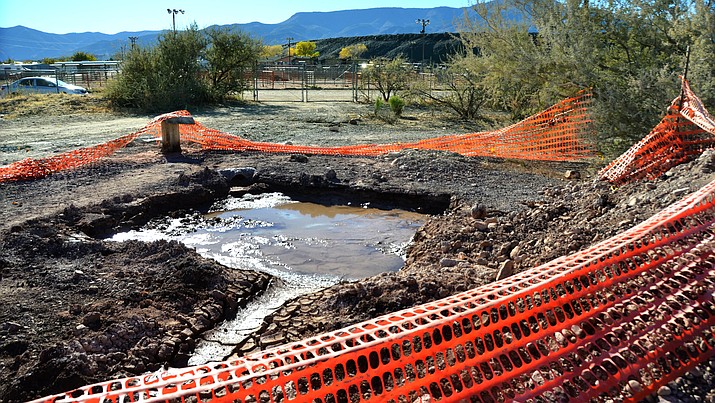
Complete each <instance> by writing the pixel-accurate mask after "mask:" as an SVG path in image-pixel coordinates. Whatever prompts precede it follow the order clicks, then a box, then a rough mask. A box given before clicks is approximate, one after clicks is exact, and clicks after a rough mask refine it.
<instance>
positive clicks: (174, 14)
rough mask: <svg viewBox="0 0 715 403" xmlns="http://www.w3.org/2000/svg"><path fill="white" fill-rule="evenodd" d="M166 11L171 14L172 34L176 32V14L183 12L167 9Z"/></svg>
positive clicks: (182, 12) (182, 11)
mask: <svg viewBox="0 0 715 403" xmlns="http://www.w3.org/2000/svg"><path fill="white" fill-rule="evenodd" d="M166 11H167V12H168V13H169V14H171V26H172V27H173V28H174V32H176V14H179V13H181V14H184V10H177V9H173V10H172V9H170V8H167V9H166Z"/></svg>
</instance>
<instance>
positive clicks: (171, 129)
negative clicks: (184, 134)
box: [161, 116, 194, 153]
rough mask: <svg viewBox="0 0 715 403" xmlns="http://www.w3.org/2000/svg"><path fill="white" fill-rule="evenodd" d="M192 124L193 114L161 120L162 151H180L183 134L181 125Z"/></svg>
mask: <svg viewBox="0 0 715 403" xmlns="http://www.w3.org/2000/svg"><path fill="white" fill-rule="evenodd" d="M182 124H184V125H192V124H194V118H192V117H191V116H177V117H173V118H168V119H166V120H163V121H162V122H161V152H163V153H180V152H181V136H180V133H179V125H182Z"/></svg>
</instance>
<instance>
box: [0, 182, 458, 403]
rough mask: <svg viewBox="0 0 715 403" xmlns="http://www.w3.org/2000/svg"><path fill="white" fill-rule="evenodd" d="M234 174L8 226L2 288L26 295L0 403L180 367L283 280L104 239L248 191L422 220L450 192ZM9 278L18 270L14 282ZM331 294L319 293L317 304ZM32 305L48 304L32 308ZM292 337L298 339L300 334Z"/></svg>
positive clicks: (9, 332) (180, 249) (294, 304)
mask: <svg viewBox="0 0 715 403" xmlns="http://www.w3.org/2000/svg"><path fill="white" fill-rule="evenodd" d="M236 172H245V169H243V168H241V169H238V170H233V169H228V170H223V171H222V172H221V173H218V172H216V171H214V170H209V169H205V170H202V171H199V172H198V173H195V174H192V175H184V174H181V175H179V176H178V178H177V179H176V182H177V183H178V184H179V190H177V191H171V192H165V193H159V194H154V195H149V196H147V197H143V198H137V197H135V196H133V195H130V194H127V195H123V196H118V197H114V198H112V199H110V200H104V201H102V202H101V203H100V204H98V205H93V206H86V207H75V206H70V207H68V208H65V209H64V210H63V211H62V212H61V213H60V214H58V215H56V216H54V217H49V218H46V219H34V220H30V221H27V222H25V223H23V224H20V225H14V226H12V227H11V228H10V229H9V231H8V233H7V235H6V236H5V237H3V240H2V243H3V245H2V246H3V250H4V251H5V252H4V253H2V255H0V270H2V274H3V276H4V277H5V280H6V281H5V282H3V283H2V284H4V285H9V284H8V281H7V280H8V279H9V280H11V281H12V280H13V279H16V283H15V284H14V287H15V292H23V293H25V298H26V299H27V300H28V303H27V304H21V303H18V304H17V305H16V306H15V307H13V308H10V310H9V312H7V314H8V315H7V316H8V317H10V318H14V320H8V321H5V322H3V323H2V328H0V333H1V334H2V335H3V336H4V339H5V341H3V343H2V345H0V348H1V349H2V350H0V354H1V355H0V357H1V358H2V361H1V362H2V365H3V371H2V373H3V374H4V375H3V378H4V379H2V381H3V382H4V384H5V385H6V386H5V388H4V390H2V391H0V392H1V394H0V397H2V399H0V400H2V401H23V400H28V399H31V398H36V397H39V396H42V395H47V394H51V393H58V392H62V391H66V390H71V389H72V388H75V387H79V386H82V385H85V384H89V383H93V382H98V381H101V380H104V379H106V378H109V377H119V376H130V375H138V374H141V373H144V372H146V371H156V370H159V369H161V368H162V367H182V366H186V365H188V364H189V360H190V357H191V355H192V354H193V352H194V350H195V348H196V345H197V342H199V341H200V340H201V339H202V338H204V337H205V335H206V334H207V332H208V331H210V330H211V329H214V328H215V327H216V326H217V325H218V324H220V323H222V322H224V321H226V320H230V319H233V318H235V316H236V313H237V312H239V311H240V310H241V309H243V308H245V307H246V305H247V304H250V303H252V302H254V301H255V300H256V298H258V297H260V296H261V295H262V294H264V293H265V292H266V290H268V289H269V287H270V285H271V284H272V283H274V282H276V281H280V280H279V279H275V278H272V276H270V275H268V274H265V273H261V272H255V271H252V270H246V269H229V268H227V267H225V266H222V265H220V264H219V263H217V262H214V261H211V260H210V259H206V258H203V257H201V256H199V255H198V254H197V253H196V252H195V251H194V250H192V249H189V248H187V247H185V246H183V245H182V244H180V243H178V242H175V241H169V242H167V241H155V242H151V243H144V242H139V241H126V242H122V243H116V242H109V241H107V239H106V238H107V237H108V236H110V235H112V234H114V233H117V232H119V231H124V230H129V229H136V228H139V227H141V226H143V225H145V224H147V223H148V222H149V221H150V220H151V219H154V218H157V217H161V216H169V217H181V216H184V215H186V214H187V213H189V212H192V211H198V212H205V211H206V210H207V208H208V206H210V205H211V204H212V203H213V202H215V201H217V200H220V199H223V198H225V197H227V196H228V195H242V194H246V193H252V194H256V193H265V192H276V191H280V192H283V193H285V194H286V195H288V196H290V197H291V198H292V199H294V200H298V201H310V202H314V203H319V204H323V205H340V204H355V205H365V204H369V205H370V206H372V207H375V208H380V209H393V208H402V209H405V210H411V211H419V212H423V213H424V212H427V213H430V214H439V213H441V212H443V211H444V210H446V209H447V208H448V206H449V201H450V196H449V195H447V194H438V195H436V196H435V195H434V194H405V193H402V194H401V193H397V192H384V193H383V192H380V191H369V190H368V191H366V190H365V189H355V188H351V187H350V186H342V185H340V184H336V183H335V182H334V181H331V180H330V179H326V178H325V177H324V176H317V175H314V176H312V177H311V176H306V175H300V176H298V178H299V181H302V182H303V183H301V184H300V185H299V186H296V183H295V180H291V182H290V183H286V182H285V181H282V180H281V178H277V179H274V178H263V180H261V179H259V178H256V177H250V178H248V177H246V176H242V175H240V174H236ZM63 268H64V269H67V268H69V270H63ZM18 270H22V271H25V272H24V273H22V275H18V274H19V273H17V271H18ZM348 284H349V283H348ZM331 293H332V291H330V289H327V290H321V291H320V296H319V297H320V298H322V297H324V296H325V295H330V294H331ZM319 297H316V296H313V295H302V296H300V297H298V298H296V299H294V300H289V301H287V303H286V304H284V305H283V306H284V307H285V309H287V310H288V311H291V310H297V311H298V312H300V311H305V310H306V309H308V307H309V306H310V305H311V304H312V303H313V301H315V300H316V298H319ZM32 300H39V301H42V302H43V303H47V304H52V306H51V308H50V309H37V308H36V307H35V306H34V305H33V304H31V303H29V301H32ZM45 308H48V307H47V306H45ZM285 309H284V311H285ZM281 315H285V313H281ZM281 320H285V321H289V320H290V315H288V316H287V317H285V316H284V317H281V316H269V317H268V318H267V321H266V320H264V321H262V322H261V325H260V326H259V328H258V330H257V331H255V332H253V334H251V335H250V337H247V338H245V339H244V340H242V341H241V343H240V345H238V346H233V351H234V352H235V353H244V352H247V351H251V350H255V349H258V348H265V347H268V346H271V345H275V344H277V343H280V342H283V341H288V340H289V339H288V338H286V337H276V335H275V328H276V323H279V322H280V321H281ZM300 326H301V327H304V328H306V329H312V330H313V331H315V330H318V329H320V328H322V327H323V326H322V324H321V320H317V321H316V323H315V324H311V323H303V322H301V323H300ZM288 327H292V325H290V324H289V325H288ZM53 335H54V336H53ZM291 336H293V337H290V339H292V338H301V337H304V335H303V334H301V333H298V332H296V333H292V334H291ZM214 338H215V336H214Z"/></svg>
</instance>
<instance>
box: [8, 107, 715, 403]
mask: <svg viewBox="0 0 715 403" xmlns="http://www.w3.org/2000/svg"><path fill="white" fill-rule="evenodd" d="M371 109H372V108H371V106H369V105H359V104H352V103H317V102H316V103H276V104H248V105H243V106H226V107H222V108H215V109H211V110H203V111H196V112H194V113H193V114H194V117H195V118H196V120H197V121H199V122H200V123H202V124H204V125H205V126H207V127H211V128H215V129H219V130H222V131H226V132H229V133H233V134H237V135H240V136H244V137H247V138H250V139H252V140H260V141H273V142H292V143H293V144H315V145H339V144H352V143H364V142H371V143H373V142H374V143H385V142H395V141H414V140H416V139H420V138H429V137H436V136H440V135H444V134H454V133H466V132H470V131H477V130H481V129H483V128H482V127H479V126H476V125H474V124H471V123H464V122H460V121H454V120H451V119H449V118H448V117H447V116H444V115H441V114H439V113H435V112H431V111H423V110H420V109H409V108H408V109H407V110H406V111H405V118H403V119H399V120H397V121H395V122H393V123H387V122H385V121H383V120H380V119H376V118H374V116H373V114H372V110H371ZM192 112H193V111H192ZM149 119H150V117H149V116H136V115H131V116H129V115H117V114H107V113H93V114H75V115H65V116H53V115H52V114H51V113H44V114H37V115H32V116H20V117H15V118H13V119H2V120H0V163H9V162H12V161H16V160H19V159H21V158H25V157H27V156H42V155H49V154H52V153H56V152H60V151H66V150H69V149H73V148H76V147H81V146H86V145H91V144H96V143H98V142H102V141H106V140H108V139H111V138H115V137H118V136H120V135H123V134H127V133H130V132H133V131H135V130H137V129H139V128H140V127H142V126H143V124H145V123H148V121H149ZM714 161H715V157H713V155H711V154H709V153H707V154H705V155H704V156H703V157H701V158H700V159H699V160H697V161H695V162H693V163H691V164H688V165H684V166H681V167H676V168H674V169H673V170H671V171H669V172H668V174H666V175H664V176H663V177H662V178H659V179H657V180H655V181H652V182H649V183H638V184H633V185H629V186H624V187H622V188H619V189H612V188H611V187H610V186H609V185H607V184H605V183H600V182H597V181H595V180H594V179H593V178H592V176H593V173H594V172H595V171H596V170H597V169H598V168H599V167H600V165H602V162H600V161H599V162H586V163H535V162H522V161H503V160H494V159H486V158H467V157H462V156H459V155H455V154H451V153H446V152H417V151H409V150H408V151H404V152H400V153H395V154H390V155H386V156H382V157H376V158H362V157H329V156H315V155H309V156H302V155H282V154H276V155H265V154H254V153H215V152H212V153H207V152H203V151H201V150H200V149H198V148H196V147H195V146H192V145H187V144H184V145H183V152H182V154H180V155H178V154H175V155H163V154H161V153H160V151H159V147H158V146H157V144H156V142H155V141H150V140H148V139H141V138H140V139H139V140H137V141H135V142H134V143H132V144H131V145H130V146H129V147H127V148H125V149H122V150H120V151H119V152H117V153H116V154H115V155H113V156H112V157H110V158H108V159H106V160H105V161H103V162H102V163H99V164H95V165H93V166H90V167H87V168H83V169H79V170H76V171H72V172H67V173H61V174H54V175H51V176H49V177H47V178H45V179H42V180H37V181H31V182H15V183H2V184H0V203H1V205H2V209H0V307H2V308H0V401H6V402H11V401H24V400H28V399H32V398H37V397H41V396H43V395H47V394H50V393H55V392H60V391H65V390H70V389H72V388H75V387H78V386H81V385H84V384H88V383H92V382H97V381H100V380H103V379H106V378H111V377H119V376H126V375H133V374H141V373H144V372H146V371H151V370H157V369H159V368H161V367H164V366H181V365H185V362H186V360H187V359H188V354H190V352H191V350H192V349H193V348H194V346H195V343H196V340H197V339H198V338H200V337H201V335H202V334H203V333H204V332H205V331H207V330H209V329H211V328H213V327H214V326H215V325H216V324H217V323H219V322H220V321H222V320H224V319H225V318H229V317H231V316H233V315H235V313H236V311H237V309H238V308H239V307H240V306H242V305H244V304H246V303H247V302H248V301H250V300H251V298H253V297H255V296H256V295H258V294H260V293H261V292H262V291H263V290H265V289H266V287H267V286H268V284H269V283H270V281H271V278H270V277H269V276H268V275H266V274H262V273H257V272H254V271H251V270H248V269H244V270H240V269H239V270H234V269H228V268H226V267H223V266H221V265H219V264H218V263H216V262H213V261H209V260H206V259H204V258H202V257H200V256H199V255H198V254H196V253H195V251H193V250H190V249H187V248H185V247H183V246H182V245H180V244H177V243H172V242H154V243H150V244H145V243H140V242H127V243H113V242H109V241H106V240H105V239H104V238H105V237H106V236H108V235H111V234H112V233H114V232H116V231H119V230H122V229H128V228H137V227H139V226H141V225H143V224H145V223H146V222H148V221H149V220H150V219H152V218H154V217H158V216H163V215H172V216H177V217H179V216H183V215H184V214H185V213H187V212H190V211H194V210H201V209H202V208H205V207H206V206H208V205H209V204H210V203H211V202H212V201H214V200H216V199H219V198H222V197H225V196H226V195H228V194H229V192H231V190H232V189H233V190H234V191H235V190H236V188H237V187H244V191H245V190H246V188H247V189H248V190H250V191H254V192H260V191H275V190H279V191H283V192H286V193H288V194H289V195H291V196H293V197H295V198H298V199H301V198H302V199H306V200H307V199H309V200H314V201H319V202H323V203H338V202H343V201H346V200H348V201H359V202H371V204H372V205H373V206H376V207H383V208H391V207H402V208H409V209H414V210H417V211H422V212H425V213H429V214H431V218H430V220H429V221H428V222H427V223H426V224H425V225H424V226H423V227H422V228H421V229H420V230H419V231H418V232H417V234H416V235H415V239H414V243H413V245H412V247H411V248H410V250H409V252H408V259H407V262H406V265H405V267H404V268H403V269H402V270H400V271H399V272H396V273H384V274H381V275H378V276H375V277H372V278H368V279H364V280H361V281H358V282H350V283H347V282H346V283H341V284H338V285H336V286H333V287H331V288H329V289H326V290H323V291H321V292H318V293H315V294H311V295H307V296H303V297H300V298H298V299H296V300H293V301H289V302H288V303H286V304H285V305H284V306H283V307H281V308H280V309H279V310H278V311H277V312H276V313H274V314H273V315H272V316H271V317H269V318H267V319H266V321H265V322H264V325H263V326H262V328H261V329H260V330H259V331H257V332H256V333H255V334H253V335H252V336H251V337H250V338H249V339H248V340H247V341H246V342H245V343H243V344H242V345H240V346H236V354H241V353H245V352H251V351H256V350H258V349H263V348H266V347H270V346H274V345H277V344H280V343H285V342H290V341H297V340H300V339H302V338H305V337H308V336H311V335H315V334H318V333H320V332H324V331H327V330H334V329H338V328H341V327H344V326H346V325H349V324H351V323H354V322H356V321H360V320H365V319H368V318H371V317H375V316H378V315H380V314H383V313H388V312H390V311H394V310H399V309H403V308H407V307H410V306H413V305H414V304H419V303H423V302H427V301H431V300H435V299H439V298H442V297H445V296H448V295H450V294H452V293H455V292H459V291H463V290H466V289H469V288H471V287H475V286H479V285H482V284H485V283H488V282H491V281H494V280H495V279H496V278H497V276H500V275H506V274H507V271H508V272H512V273H513V272H518V271H522V270H525V269H527V268H529V267H533V266H534V265H538V264H541V263H544V262H547V261H549V260H551V259H553V258H556V257H558V256H562V255H564V254H568V253H572V252H574V251H577V250H579V249H582V248H584V247H587V246H589V245H591V244H593V243H595V242H597V241H599V240H602V239H605V238H607V237H610V236H612V235H614V234H616V233H618V232H620V231H623V230H624V229H626V228H629V227H630V226H632V225H633V224H635V223H638V222H640V221H642V220H643V219H645V218H647V217H649V216H650V215H652V214H653V213H655V212H656V211H658V210H660V209H662V208H663V207H665V206H667V205H668V204H670V203H672V202H673V201H675V200H677V199H679V198H680V197H682V195H684V194H686V193H689V192H692V191H694V190H697V189H698V188H699V187H700V186H702V185H703V184H705V183H707V182H709V181H711V180H712V179H713V174H712V171H713V166H715V162H714ZM566 171H578V172H579V173H580V177H579V178H575V179H565V178H564V174H565V172H566ZM247 172H249V173H250V174H249V175H247V174H246V173H247ZM346 264H349V262H346ZM712 373H713V372H712V369H711V366H708V365H704V366H702V368H701V369H699V372H698V373H697V374H696V375H694V376H691V377H690V378H687V377H684V378H682V379H680V380H679V381H678V382H680V383H677V382H674V383H673V384H672V385H669V392H670V393H669V394H667V395H665V393H666V392H665V391H664V392H663V396H661V397H653V399H655V400H657V399H659V398H660V399H665V398H666V397H667V399H669V401H678V400H681V401H713V396H715V394H713V392H712V387H711V386H710V384H709V383H708V381H707V380H708V379H709V380H710V381H712V378H713V376H712ZM692 396H699V398H695V397H692ZM698 399H700V400H698Z"/></svg>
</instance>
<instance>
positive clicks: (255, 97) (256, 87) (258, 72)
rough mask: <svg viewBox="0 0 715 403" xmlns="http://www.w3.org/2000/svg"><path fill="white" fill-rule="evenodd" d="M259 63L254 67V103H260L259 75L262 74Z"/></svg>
mask: <svg viewBox="0 0 715 403" xmlns="http://www.w3.org/2000/svg"><path fill="white" fill-rule="evenodd" d="M259 68H260V66H259V65H258V62H256V64H254V65H253V102H258V75H259V74H260V70H259Z"/></svg>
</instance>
